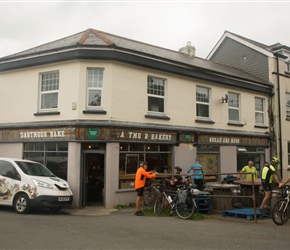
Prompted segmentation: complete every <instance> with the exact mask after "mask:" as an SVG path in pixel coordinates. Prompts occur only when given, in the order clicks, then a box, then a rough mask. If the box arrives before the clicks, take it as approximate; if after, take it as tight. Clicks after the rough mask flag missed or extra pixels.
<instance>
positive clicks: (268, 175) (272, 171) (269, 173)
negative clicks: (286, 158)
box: [260, 157, 280, 212]
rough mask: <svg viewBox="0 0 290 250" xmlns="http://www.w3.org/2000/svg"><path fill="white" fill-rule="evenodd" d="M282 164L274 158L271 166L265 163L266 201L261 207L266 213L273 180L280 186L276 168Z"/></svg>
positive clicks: (263, 179) (264, 185)
mask: <svg viewBox="0 0 290 250" xmlns="http://www.w3.org/2000/svg"><path fill="white" fill-rule="evenodd" d="M279 163H280V161H279V159H278V158H277V157H272V161H271V165H269V163H268V162H265V163H264V167H263V170H262V178H261V179H262V186H263V189H264V192H265V196H264V199H263V201H262V204H261V206H260V210H261V211H262V212H264V211H265V210H267V209H268V202H269V200H270V198H271V193H272V183H273V178H274V179H275V181H276V182H277V183H278V184H280V180H279V178H278V175H277V173H276V167H277V166H278V164H279Z"/></svg>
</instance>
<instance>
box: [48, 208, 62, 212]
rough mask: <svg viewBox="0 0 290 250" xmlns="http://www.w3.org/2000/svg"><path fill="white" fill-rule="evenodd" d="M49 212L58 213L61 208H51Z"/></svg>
mask: <svg viewBox="0 0 290 250" xmlns="http://www.w3.org/2000/svg"><path fill="white" fill-rule="evenodd" d="M49 210H50V211H51V212H53V213H58V212H59V211H60V210H61V207H51V208H49Z"/></svg>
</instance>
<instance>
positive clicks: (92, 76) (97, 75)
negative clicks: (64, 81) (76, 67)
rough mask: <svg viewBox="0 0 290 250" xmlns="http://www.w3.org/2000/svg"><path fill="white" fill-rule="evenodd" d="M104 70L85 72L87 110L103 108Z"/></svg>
mask: <svg viewBox="0 0 290 250" xmlns="http://www.w3.org/2000/svg"><path fill="white" fill-rule="evenodd" d="M103 78H104V69H98V68H94V69H88V70H87V86H88V87H87V91H88V93H87V106H88V107H89V108H95V107H101V106H103Z"/></svg>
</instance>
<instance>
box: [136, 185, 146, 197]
mask: <svg viewBox="0 0 290 250" xmlns="http://www.w3.org/2000/svg"><path fill="white" fill-rule="evenodd" d="M136 192H137V196H143V195H144V187H141V188H137V189H136Z"/></svg>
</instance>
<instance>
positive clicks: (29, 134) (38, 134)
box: [19, 130, 65, 139]
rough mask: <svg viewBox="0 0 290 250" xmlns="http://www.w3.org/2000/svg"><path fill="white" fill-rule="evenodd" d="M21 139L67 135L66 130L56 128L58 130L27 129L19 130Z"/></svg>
mask: <svg viewBox="0 0 290 250" xmlns="http://www.w3.org/2000/svg"><path fill="white" fill-rule="evenodd" d="M19 136H20V138H21V139H26V138H62V137H65V131H63V130H56V131H27V132H22V131H21V132H19Z"/></svg>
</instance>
